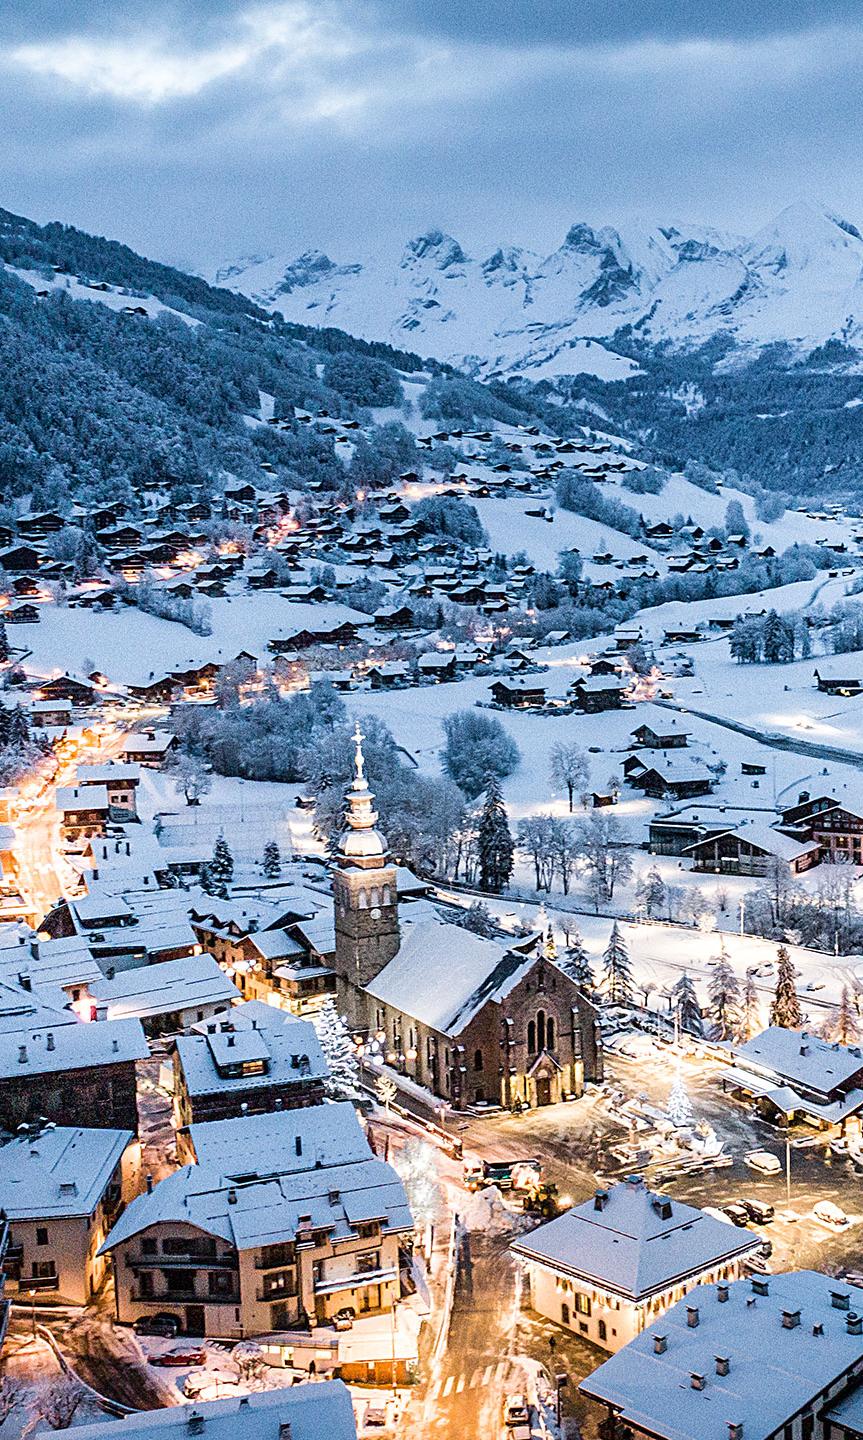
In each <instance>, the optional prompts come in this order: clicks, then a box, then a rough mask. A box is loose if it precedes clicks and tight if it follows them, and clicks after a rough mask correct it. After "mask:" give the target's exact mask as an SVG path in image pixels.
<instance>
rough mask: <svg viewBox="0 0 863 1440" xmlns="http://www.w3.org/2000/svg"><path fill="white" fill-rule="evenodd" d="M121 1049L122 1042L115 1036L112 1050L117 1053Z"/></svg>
mask: <svg viewBox="0 0 863 1440" xmlns="http://www.w3.org/2000/svg"><path fill="white" fill-rule="evenodd" d="M119 1048H120V1042H119V1040H118V1039H117V1037H116V1035H115V1037H114V1039H113V1040H112V1041H111V1049H112V1050H113V1051H115V1052H116V1051H117V1050H119Z"/></svg>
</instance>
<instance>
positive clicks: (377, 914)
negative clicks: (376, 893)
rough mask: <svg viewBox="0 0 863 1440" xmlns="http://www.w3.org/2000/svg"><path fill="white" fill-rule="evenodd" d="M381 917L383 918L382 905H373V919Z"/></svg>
mask: <svg viewBox="0 0 863 1440" xmlns="http://www.w3.org/2000/svg"><path fill="white" fill-rule="evenodd" d="M380 918H381V909H380V906H379V905H375V906H374V907H373V909H372V919H373V920H380Z"/></svg>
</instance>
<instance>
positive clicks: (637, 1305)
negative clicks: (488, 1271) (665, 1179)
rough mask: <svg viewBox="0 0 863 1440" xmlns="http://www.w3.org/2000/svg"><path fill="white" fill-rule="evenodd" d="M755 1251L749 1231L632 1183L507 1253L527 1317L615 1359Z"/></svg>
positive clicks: (601, 1193) (732, 1274)
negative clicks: (523, 1290)
mask: <svg viewBox="0 0 863 1440" xmlns="http://www.w3.org/2000/svg"><path fill="white" fill-rule="evenodd" d="M760 1244H761V1241H760V1238H759V1236H758V1235H756V1234H755V1233H754V1231H752V1230H746V1229H744V1230H737V1229H734V1228H732V1227H731V1226H730V1225H724V1224H722V1223H721V1222H720V1221H719V1220H716V1219H715V1218H714V1217H713V1216H711V1215H706V1214H705V1213H704V1211H703V1210H698V1209H695V1207H694V1206H692V1205H686V1204H684V1203H683V1202H682V1201H680V1200H676V1199H675V1200H672V1199H671V1198H670V1196H667V1195H657V1194H654V1193H653V1192H652V1191H650V1190H648V1188H647V1186H646V1184H645V1182H644V1180H643V1179H642V1178H641V1177H640V1176H638V1175H634V1176H631V1177H630V1178H629V1179H628V1180H624V1181H623V1182H622V1183H621V1184H619V1185H614V1186H613V1187H612V1188H611V1189H610V1190H597V1191H596V1193H595V1195H594V1196H593V1197H592V1199H590V1200H587V1201H585V1202H584V1204H583V1205H577V1206H575V1207H574V1208H573V1209H571V1210H567V1211H566V1212H565V1214H563V1215H558V1217H557V1218H556V1219H555V1220H550V1221H549V1222H548V1223H547V1224H545V1225H540V1227H539V1229H538V1230H533V1231H531V1233H530V1234H529V1235H526V1236H523V1237H522V1238H521V1239H519V1240H517V1241H516V1242H515V1243H514V1244H513V1246H512V1251H513V1253H514V1254H515V1255H516V1256H517V1257H518V1259H520V1260H521V1261H522V1263H523V1265H524V1266H525V1268H526V1270H527V1273H528V1277H529V1282H530V1304H531V1309H533V1310H535V1311H537V1312H538V1313H539V1314H540V1315H542V1316H543V1318H544V1319H546V1320H551V1321H553V1322H554V1324H556V1325H561V1326H562V1327H563V1328H564V1330H568V1331H570V1332H571V1333H572V1334H574V1335H577V1336H579V1337H582V1338H584V1339H586V1340H588V1341H590V1342H591V1343H592V1344H594V1345H597V1346H599V1348H600V1349H602V1350H610V1351H611V1352H612V1353H615V1352H617V1351H619V1350H621V1349H622V1348H623V1346H624V1345H627V1344H628V1343H629V1342H630V1341H631V1340H633V1339H634V1338H635V1336H636V1335H639V1334H640V1333H641V1331H642V1330H643V1329H644V1327H645V1326H646V1325H649V1324H650V1323H651V1322H652V1321H653V1320H656V1319H658V1318H659V1316H660V1315H662V1314H664V1313H665V1311H666V1310H668V1309H669V1307H670V1306H671V1305H673V1304H674V1302H675V1301H676V1300H678V1299H679V1298H680V1297H681V1295H686V1294H687V1293H688V1292H689V1291H690V1290H693V1289H695V1287H696V1286H697V1285H702V1284H708V1283H715V1282H716V1281H725V1282H727V1281H728V1280H736V1279H737V1278H738V1277H739V1276H740V1275H742V1274H743V1273H744V1270H743V1267H744V1264H745V1262H746V1260H747V1259H749V1258H751V1257H752V1256H753V1255H754V1254H755V1253H756V1252H757V1251H758V1249H759V1247H760ZM622 1251H623V1253H621V1252H622Z"/></svg>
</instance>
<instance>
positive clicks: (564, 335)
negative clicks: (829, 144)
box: [208, 203, 863, 379]
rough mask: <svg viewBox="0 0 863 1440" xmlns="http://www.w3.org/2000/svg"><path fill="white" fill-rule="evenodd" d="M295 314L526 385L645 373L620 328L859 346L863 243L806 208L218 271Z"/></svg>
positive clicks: (435, 239)
mask: <svg viewBox="0 0 863 1440" xmlns="http://www.w3.org/2000/svg"><path fill="white" fill-rule="evenodd" d="M208 278H210V279H211V280H212V281H213V282H214V283H215V284H217V285H224V286H227V287H228V288H230V289H232V290H237V291H239V292H241V293H242V294H245V295H247V296H249V297H250V298H252V299H253V300H255V301H257V302H258V303H259V304H260V305H262V306H264V307H265V308H268V309H272V310H278V311H280V312H281V313H282V314H283V315H284V316H285V318H286V319H287V320H293V321H297V322H300V323H303V324H307V325H334V326H338V327H339V328H341V329H343V330H348V331H350V332H351V333H352V334H355V335H359V336H361V337H363V338H364V339H369V340H386V341H388V342H389V343H390V344H392V345H395V346H399V347H402V348H405V349H410V350H415V351H419V352H420V353H422V354H427V355H432V356H434V357H436V358H437V359H441V360H449V361H451V362H452V363H454V364H458V365H462V366H466V367H468V368H472V369H475V370H477V371H479V372H481V373H482V374H483V375H485V376H488V375H493V374H496V373H500V374H507V375H511V374H515V373H524V374H526V375H529V376H530V378H531V379H541V378H543V377H554V376H556V375H565V374H574V373H577V372H578V371H589V372H592V373H594V374H598V375H601V376H602V377H604V378H609V379H612V378H621V377H624V376H626V375H628V374H630V373H632V371H633V370H634V369H635V368H636V367H635V366H634V365H633V363H632V361H631V360H629V359H628V358H626V357H625V356H623V355H620V354H619V353H617V352H616V351H615V349H614V346H613V344H611V345H609V344H608V343H605V342H608V341H610V340H611V339H612V337H613V336H614V334H615V332H616V331H617V330H618V329H620V327H622V326H624V325H632V326H633V327H636V329H637V333H638V334H639V335H640V336H641V338H642V339H644V340H646V341H647V342H649V343H654V344H656V343H659V342H668V343H670V344H671V345H672V346H673V347H675V348H689V347H690V346H694V345H699V344H702V343H703V342H704V341H706V340H709V339H710V338H711V337H713V336H715V335H717V334H719V333H721V332H724V333H727V334H728V335H730V336H731V337H732V339H733V340H734V341H736V343H737V344H738V345H739V346H741V347H743V349H744V351H746V352H757V351H758V350H759V349H760V348H762V347H763V346H764V345H766V344H770V343H771V342H775V341H780V342H781V341H784V342H787V343H788V344H789V345H790V346H791V347H792V348H793V349H794V351H795V352H798V353H802V354H806V353H808V352H809V351H811V350H813V349H814V348H816V347H817V346H819V345H822V344H824V342H825V341H827V340H829V339H831V338H833V337H835V338H837V339H841V340H843V341H845V342H846V343H848V344H851V345H859V346H860V347H861V348H863V237H861V234H860V232H859V231H858V230H857V228H856V227H855V226H854V225H852V224H850V223H849V222H848V221H847V220H843V219H841V218H840V217H838V216H836V215H833V214H831V213H830V212H829V211H827V210H825V209H823V208H821V207H819V206H816V205H811V204H808V203H799V204H796V205H792V206H789V207H788V208H787V209H785V210H783V211H782V212H781V214H779V215H778V216H777V217H776V219H775V220H773V221H772V222H771V223H770V224H769V225H767V226H765V227H764V229H762V230H760V231H758V233H757V234H755V235H753V236H752V237H751V238H749V239H741V238H739V237H737V236H732V235H728V234H725V233H723V232H721V231H718V230H713V229H710V228H709V227H703V226H702V227H699V226H691V225H687V226H678V225H669V226H659V225H656V226H650V225H639V224H629V225H626V226H621V227H620V228H619V229H613V228H611V227H608V226H606V227H603V228H601V229H594V228H593V227H592V226H590V225H585V224H576V225H573V226H572V228H571V229H570V231H569V233H568V234H567V236H566V238H565V240H564V242H563V244H562V245H561V246H560V248H559V249H557V250H555V251H553V253H552V254H551V255H548V256H546V257H544V258H543V257H541V256H539V255H536V254H533V253H532V252H530V251H528V250H522V249H519V248H517V247H512V246H505V247H501V248H500V249H498V250H495V251H494V252H493V253H492V254H491V255H489V256H487V257H485V258H481V257H478V256H472V255H468V254H466V253H465V251H464V250H463V249H462V247H461V245H459V243H458V241H457V240H454V239H453V238H452V236H451V235H446V234H444V233H443V232H442V231H439V230H432V231H429V232H428V233H427V234H425V235H420V236H418V237H417V238H416V239H414V240H411V241H410V242H409V243H408V244H407V245H406V246H405V248H404V249H403V251H402V252H401V254H400V255H398V254H396V255H393V254H387V253H385V252H384V253H379V254H376V255H373V256H371V257H368V258H364V259H360V260H354V261H351V263H349V264H337V263H336V262H334V261H333V260H331V259H330V258H329V257H328V256H327V255H324V254H322V253H321V252H320V251H317V250H313V251H307V252H306V253H305V254H303V255H300V256H299V257H298V258H297V259H294V260H292V261H290V262H287V261H286V260H285V259H284V257H280V256H276V255H255V256H249V257H246V258H244V259H240V260H237V261H236V262H234V263H232V264H228V265H224V266H222V267H220V268H219V269H218V270H217V271H216V272H215V274H214V275H213V276H211V277H208Z"/></svg>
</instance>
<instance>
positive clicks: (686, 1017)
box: [672, 970, 704, 1037]
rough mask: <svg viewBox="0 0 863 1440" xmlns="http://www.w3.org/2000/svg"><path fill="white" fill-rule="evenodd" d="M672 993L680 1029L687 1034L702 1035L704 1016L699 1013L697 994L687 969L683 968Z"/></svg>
mask: <svg viewBox="0 0 863 1440" xmlns="http://www.w3.org/2000/svg"><path fill="white" fill-rule="evenodd" d="M672 995H673V997H674V1008H675V1011H676V1013H677V1021H678V1024H679V1025H680V1028H681V1030H685V1031H686V1033H687V1034H688V1035H695V1036H698V1037H700V1036H702V1035H703V1034H704V1018H703V1016H702V1014H701V1006H700V1005H699V1003H698V996H697V995H696V993H695V986H694V985H693V983H692V980H691V978H690V975H689V973H688V971H686V970H684V972H683V974H682V975H681V977H680V979H679V980H678V982H677V984H676V985H675V987H674V990H673V991H672Z"/></svg>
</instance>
